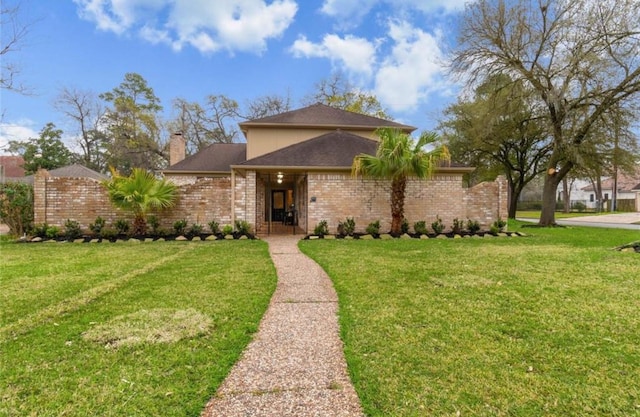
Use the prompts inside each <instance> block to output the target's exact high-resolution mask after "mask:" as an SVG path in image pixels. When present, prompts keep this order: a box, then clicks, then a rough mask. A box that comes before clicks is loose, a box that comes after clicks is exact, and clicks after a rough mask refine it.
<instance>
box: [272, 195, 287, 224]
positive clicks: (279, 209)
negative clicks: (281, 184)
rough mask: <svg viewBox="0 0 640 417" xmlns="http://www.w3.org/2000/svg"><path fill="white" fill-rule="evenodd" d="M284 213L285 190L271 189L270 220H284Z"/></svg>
mask: <svg viewBox="0 0 640 417" xmlns="http://www.w3.org/2000/svg"><path fill="white" fill-rule="evenodd" d="M284 214H285V191H284V190H273V191H271V221H274V222H282V221H284Z"/></svg>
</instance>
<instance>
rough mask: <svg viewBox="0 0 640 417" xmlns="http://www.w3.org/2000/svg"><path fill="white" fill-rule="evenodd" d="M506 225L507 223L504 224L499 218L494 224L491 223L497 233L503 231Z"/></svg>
mask: <svg viewBox="0 0 640 417" xmlns="http://www.w3.org/2000/svg"><path fill="white" fill-rule="evenodd" d="M506 225H507V222H505V221H504V220H502V218H501V217H498V220H496V221H495V222H493V226H495V227H496V228H497V229H498V231H499V232H502V231H504V227H505V226H506Z"/></svg>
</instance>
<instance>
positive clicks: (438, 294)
mask: <svg viewBox="0 0 640 417" xmlns="http://www.w3.org/2000/svg"><path fill="white" fill-rule="evenodd" d="M514 226H515V225H514V224H511V227H510V230H514V229H515V227H514ZM515 230H523V231H524V232H525V233H528V234H530V235H531V236H530V237H524V238H496V239H490V240H485V239H478V240H476V239H456V240H454V239H445V240H440V239H433V240H428V241H418V240H391V241H348V240H331V241H329V240H315V241H302V242H301V243H300V247H301V249H302V250H303V251H304V252H305V253H306V254H308V255H309V256H311V257H312V258H314V259H316V260H317V261H318V262H319V264H320V265H321V266H323V267H324V268H325V270H326V271H327V273H328V274H329V275H330V276H331V278H332V279H333V281H334V285H335V286H336V289H337V292H338V294H339V300H340V323H341V327H342V337H343V340H344V341H345V349H346V355H347V362H348V365H349V371H350V373H351V376H352V379H353V381H354V384H355V386H356V390H357V391H358V394H359V396H360V398H361V399H362V401H363V406H364V408H365V410H366V412H367V414H368V415H369V416H425V415H433V416H445V415H446V416H456V415H458V416H541V415H545V416H581V415H584V416H586V415H607V416H629V415H639V414H640V384H638V375H640V315H639V314H638V312H639V311H640V301H639V300H640V255H639V254H637V253H633V252H618V251H614V250H612V248H613V247H615V246H618V245H621V244H624V243H629V242H631V241H634V240H638V238H639V237H640V236H638V232H637V231H624V230H608V229H589V228H556V229H530V228H527V229H519V228H517V229H515Z"/></svg>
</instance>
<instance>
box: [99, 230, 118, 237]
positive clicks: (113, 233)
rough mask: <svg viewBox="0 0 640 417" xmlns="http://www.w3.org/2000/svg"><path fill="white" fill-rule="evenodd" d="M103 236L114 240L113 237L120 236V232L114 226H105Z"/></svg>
mask: <svg viewBox="0 0 640 417" xmlns="http://www.w3.org/2000/svg"><path fill="white" fill-rule="evenodd" d="M101 236H102V238H103V239H108V240H112V239H115V238H116V236H118V232H117V231H116V230H115V229H113V228H110V227H105V228H104V229H102V231H101Z"/></svg>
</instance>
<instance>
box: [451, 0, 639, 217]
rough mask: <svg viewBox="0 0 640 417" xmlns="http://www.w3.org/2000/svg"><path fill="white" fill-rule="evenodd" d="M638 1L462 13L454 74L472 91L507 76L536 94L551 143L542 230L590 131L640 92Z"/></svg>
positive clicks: (556, 1)
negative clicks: (464, 77) (471, 86)
mask: <svg viewBox="0 0 640 417" xmlns="http://www.w3.org/2000/svg"><path fill="white" fill-rule="evenodd" d="M638 21H640V7H638V2H637V1H636V0H619V1H603V2H600V1H592V0H540V1H538V2H535V3H532V2H531V1H529V0H514V1H509V2H507V1H505V0H479V1H477V2H473V3H469V4H468V5H467V8H466V11H465V16H464V19H463V22H462V24H461V37H460V47H459V49H458V50H457V51H456V52H455V56H454V60H453V69H454V70H455V71H456V72H457V73H459V74H467V75H469V82H470V83H474V82H477V80H481V79H484V78H486V77H487V76H490V75H495V74H509V75H510V76H511V78H512V79H513V80H514V81H521V82H522V83H523V84H524V85H525V86H526V87H527V88H530V89H531V90H533V91H534V92H535V95H536V98H537V108H540V109H541V111H543V114H544V120H545V123H546V127H547V131H548V133H549V135H550V138H551V146H552V150H551V154H550V156H549V159H548V162H547V170H546V172H545V174H544V180H545V181H544V189H543V207H542V213H541V216H540V220H539V224H540V225H545V226H548V225H553V224H555V213H554V212H555V202H556V190H557V188H558V184H559V183H560V181H562V179H563V178H564V177H565V176H566V175H567V174H568V173H569V172H570V171H571V170H572V169H573V167H574V166H575V165H576V157H577V156H578V155H580V151H581V150H582V148H584V147H586V146H589V143H590V142H591V141H593V140H594V135H592V134H590V133H591V131H592V130H593V129H594V127H595V126H597V124H598V123H599V121H601V120H602V119H603V117H605V116H606V115H607V114H609V113H610V112H611V111H612V110H614V109H615V108H616V107H627V106H630V105H631V104H632V103H633V102H634V100H637V97H638V94H637V93H638V92H639V91H640V56H639V55H638V53H637V52H638V51H639V50H640V36H638V26H637V25H638Z"/></svg>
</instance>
